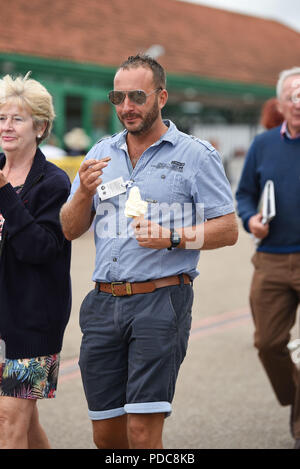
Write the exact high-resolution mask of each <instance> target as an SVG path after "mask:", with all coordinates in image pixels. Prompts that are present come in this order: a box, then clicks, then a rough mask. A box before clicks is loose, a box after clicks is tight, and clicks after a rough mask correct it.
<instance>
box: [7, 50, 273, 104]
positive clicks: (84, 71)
mask: <svg viewBox="0 0 300 469" xmlns="http://www.w3.org/2000/svg"><path fill="white" fill-rule="evenodd" d="M116 69H117V67H107V66H102V65H96V64H91V63H81V62H75V61H71V60H65V59H52V58H45V57H37V56H31V55H21V54H11V53H4V52H1V53H0V73H1V74H2V75H3V74H6V73H10V74H16V73H26V72H27V71H28V70H31V71H32V75H33V78H36V79H37V80H41V81H44V82H47V83H48V84H50V83H51V82H52V83H53V84H54V83H55V82H56V83H57V82H60V83H61V85H62V86H63V87H65V88H68V89H69V88H70V87H73V88H74V90H75V88H77V90H78V93H80V92H81V91H82V90H83V89H85V90H87V89H90V91H91V93H93V91H92V89H93V90H94V91H95V90H96V89H98V90H99V88H102V89H105V92H106V91H108V90H110V89H111V88H112V82H113V77H114V74H115V72H116ZM87 78H88V80H87ZM167 84H168V89H169V91H182V90H183V89H185V90H190V91H191V93H193V92H196V93H201V94H203V93H205V94H218V95H220V94H224V95H226V96H232V97H237V98H239V97H241V96H245V95H252V96H255V97H257V98H259V99H267V98H269V97H271V96H274V95H275V87H273V86H267V85H262V84H258V83H244V82H235V81H230V80H219V79H216V78H209V77H199V76H194V75H178V74H174V73H168V74H167Z"/></svg>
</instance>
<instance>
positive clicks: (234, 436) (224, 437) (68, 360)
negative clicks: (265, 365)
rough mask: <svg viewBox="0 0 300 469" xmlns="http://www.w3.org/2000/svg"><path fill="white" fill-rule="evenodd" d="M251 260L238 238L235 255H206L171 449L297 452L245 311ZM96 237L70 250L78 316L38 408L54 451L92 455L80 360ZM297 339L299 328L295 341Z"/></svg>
mask: <svg viewBox="0 0 300 469" xmlns="http://www.w3.org/2000/svg"><path fill="white" fill-rule="evenodd" d="M253 252H254V248H253V244H252V241H251V239H250V238H249V236H248V235H247V234H246V233H244V232H243V231H242V230H240V238H239V241H238V244H237V245H236V246H234V247H228V248H224V249H219V250H216V251H207V252H203V253H201V259H200V263H199V270H200V276H199V277H198V279H197V280H196V282H195V284H194V285H195V302H194V307H193V325H192V332H191V337H190V343H189V349H188V353H187V356H186V359H185V361H184V363H183V365H182V367H181V371H180V374H179V379H178V382H177V388H176V394H175V399H174V401H173V413H172V415H171V417H169V418H168V419H166V423H165V431H164V446H165V448H167V449H179V448H182V449H186V448H192V449H201V448H206V449H221V448H233V449H246V448H270V449H272V448H274V449H275V448H278V449H280V448H282V449H283V448H292V446H293V440H292V439H291V437H290V434H289V424H288V420H289V408H282V407H280V406H279V404H278V403H277V401H276V399H275V397H274V395H273V392H272V390H271V388H270V385H269V382H268V381H267V378H266V376H265V374H264V372H263V370H262V367H261V365H260V363H259V361H258V358H257V354H256V351H255V350H254V348H253V345H252V335H253V325H252V320H251V316H250V313H249V308H248V291H249V285H250V280H251V275H252V267H251V263H250V258H251V255H252V253H253ZM93 261H94V248H93V236H92V234H91V233H87V234H86V235H84V236H83V237H82V238H80V239H79V240H76V241H75V242H74V243H73V261H72V282H73V310H72V315H71V320H70V323H69V325H68V328H67V331H66V334H65V341H64V348H63V352H62V363H61V370H60V379H59V388H58V394H57V398H56V400H55V401H52V400H49V401H44V402H40V403H39V409H40V416H41V421H42V424H43V425H44V428H45V429H46V431H47V434H48V436H49V438H50V441H51V444H52V447H53V448H75V449H76V448H86V449H89V448H95V446H94V444H93V441H92V432H91V424H90V421H89V419H88V416H87V406H86V401H85V398H84V394H83V390H82V385H81V379H80V374H79V370H78V365H77V360H78V352H79V347H80V340H81V333H80V330H79V326H78V311H79V307H80V303H81V301H82V299H83V297H84V296H85V294H86V293H87V292H88V291H89V289H91V288H92V283H91V280H90V279H91V273H92V269H93ZM298 337H299V331H298V330H297V328H295V330H294V331H293V338H298Z"/></svg>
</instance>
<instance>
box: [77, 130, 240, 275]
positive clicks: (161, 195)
mask: <svg viewBox="0 0 300 469" xmlns="http://www.w3.org/2000/svg"><path fill="white" fill-rule="evenodd" d="M164 122H165V124H166V125H167V126H168V130H167V132H166V133H165V134H164V135H163V136H162V137H161V138H160V139H159V140H158V141H157V142H156V143H154V144H153V145H151V146H150V147H149V148H148V149H147V150H145V152H144V153H143V154H142V156H141V157H140V159H139V160H138V162H137V164H136V166H135V168H133V167H132V165H131V161H130V158H129V155H128V150H127V145H126V135H127V131H126V130H124V131H123V132H121V133H119V134H116V135H113V136H112V137H107V138H104V139H102V140H100V141H99V142H98V143H96V144H95V145H94V146H93V148H92V149H91V150H90V151H89V153H88V154H87V156H86V158H85V159H86V160H88V159H101V158H104V157H106V156H109V157H110V158H111V160H110V161H109V163H108V166H107V167H106V168H105V169H104V170H103V174H102V176H101V179H102V184H101V185H105V184H106V183H108V182H110V181H112V180H114V179H117V178H120V177H122V178H123V181H124V192H123V193H121V194H119V195H116V196H114V197H111V198H109V199H106V200H102V201H101V200H100V198H99V195H98V193H96V195H95V196H94V201H93V205H94V207H93V209H94V210H95V212H96V214H95V219H94V237H95V245H96V261H95V269H94V273H93V280H94V281H98V282H99V281H101V282H117V281H128V282H142V281H146V280H150V279H157V278H161V277H167V276H169V275H177V274H181V273H187V274H189V275H190V277H191V278H192V279H194V278H195V277H196V276H197V275H198V273H199V272H198V270H197V265H198V261H199V256H200V251H199V249H192V248H191V249H176V248H175V249H172V250H171V251H169V250H167V249H150V248H145V247H141V246H139V244H138V242H137V240H136V238H135V237H134V234H133V229H132V226H131V223H132V219H130V218H127V217H125V214H124V209H125V202H126V200H127V198H128V194H129V191H130V188H131V187H132V186H138V187H139V189H140V193H141V197H142V199H143V200H146V201H147V202H148V212H147V214H146V215H145V218H148V219H150V220H153V221H155V222H157V223H159V224H161V225H163V226H165V227H168V228H170V227H174V228H175V229H176V227H182V226H195V225H199V224H203V223H204V222H205V221H206V220H208V219H210V218H216V217H219V216H222V215H226V214H228V213H232V212H234V205H233V198H232V192H231V188H230V185H229V182H228V180H227V178H226V176H225V172H224V169H223V166H222V163H221V159H220V156H219V154H218V153H217V151H216V150H215V149H214V148H213V147H212V146H211V145H210V144H209V143H208V142H205V141H201V140H199V139H197V138H195V137H192V136H189V135H187V134H184V133H183V132H180V131H179V130H178V129H177V128H176V126H175V125H174V124H173V123H172V122H171V121H164ZM78 186H79V176H78V174H77V176H76V178H75V180H74V182H73V185H72V189H71V194H70V197H69V199H71V198H72V197H73V194H74V193H75V192H76V190H77V188H78Z"/></svg>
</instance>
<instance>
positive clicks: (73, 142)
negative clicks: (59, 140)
mask: <svg viewBox="0 0 300 469" xmlns="http://www.w3.org/2000/svg"><path fill="white" fill-rule="evenodd" d="M64 143H65V145H66V153H67V155H69V156H83V155H85V154H86V152H87V149H88V147H89V145H90V137H89V136H88V135H87V134H86V133H85V131H84V130H83V129H81V128H80V127H74V129H72V130H70V132H68V133H66V135H65V136H64Z"/></svg>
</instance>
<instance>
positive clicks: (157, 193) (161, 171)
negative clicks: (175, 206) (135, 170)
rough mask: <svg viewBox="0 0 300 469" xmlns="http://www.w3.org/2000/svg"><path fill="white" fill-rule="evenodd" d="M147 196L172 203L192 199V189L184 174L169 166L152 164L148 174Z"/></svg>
mask: <svg viewBox="0 0 300 469" xmlns="http://www.w3.org/2000/svg"><path fill="white" fill-rule="evenodd" d="M147 196H149V198H150V199H153V201H154V202H156V203H163V202H164V203H167V204H170V205H171V204H172V203H174V202H177V203H185V202H190V201H191V196H190V190H189V187H188V184H187V181H186V179H185V177H184V176H183V174H181V173H180V172H179V171H174V170H172V169H170V168H168V167H167V166H163V165H161V166H160V165H158V166H152V167H151V168H150V169H149V170H148V174H147Z"/></svg>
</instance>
